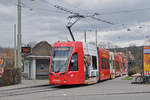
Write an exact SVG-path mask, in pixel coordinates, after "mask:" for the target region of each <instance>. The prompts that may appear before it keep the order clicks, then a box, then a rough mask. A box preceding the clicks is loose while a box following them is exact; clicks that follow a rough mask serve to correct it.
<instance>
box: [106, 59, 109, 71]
mask: <svg viewBox="0 0 150 100" xmlns="http://www.w3.org/2000/svg"><path fill="white" fill-rule="evenodd" d="M106 69H109V59H107V66H106Z"/></svg>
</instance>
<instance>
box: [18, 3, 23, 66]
mask: <svg viewBox="0 0 150 100" xmlns="http://www.w3.org/2000/svg"><path fill="white" fill-rule="evenodd" d="M17 37H18V38H17V39H18V41H17V53H18V64H17V67H18V68H22V62H21V61H22V58H21V0H18V35H17Z"/></svg>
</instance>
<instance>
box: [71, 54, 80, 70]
mask: <svg viewBox="0 0 150 100" xmlns="http://www.w3.org/2000/svg"><path fill="white" fill-rule="evenodd" d="M69 71H78V54H77V53H74V54H73V55H72V57H71V61H70V65H69Z"/></svg>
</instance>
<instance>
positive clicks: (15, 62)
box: [14, 24, 17, 68]
mask: <svg viewBox="0 0 150 100" xmlns="http://www.w3.org/2000/svg"><path fill="white" fill-rule="evenodd" d="M16 67H17V60H16V24H14V68H16Z"/></svg>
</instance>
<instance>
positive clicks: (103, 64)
mask: <svg viewBox="0 0 150 100" xmlns="http://www.w3.org/2000/svg"><path fill="white" fill-rule="evenodd" d="M101 63H102V69H106V59H105V58H101Z"/></svg>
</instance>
